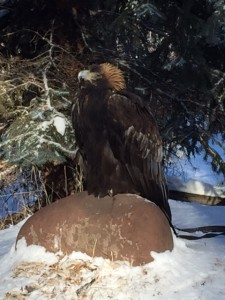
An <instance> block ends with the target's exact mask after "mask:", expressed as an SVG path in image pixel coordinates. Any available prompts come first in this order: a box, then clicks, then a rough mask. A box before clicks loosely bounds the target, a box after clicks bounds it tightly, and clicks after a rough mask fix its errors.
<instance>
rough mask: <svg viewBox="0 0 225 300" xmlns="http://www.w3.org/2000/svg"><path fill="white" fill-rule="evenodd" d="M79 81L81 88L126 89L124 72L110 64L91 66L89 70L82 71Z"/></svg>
mask: <svg viewBox="0 0 225 300" xmlns="http://www.w3.org/2000/svg"><path fill="white" fill-rule="evenodd" d="M78 81H79V83H80V86H81V88H90V87H93V88H96V89H112V90H116V91H119V90H123V89H125V88H126V83H125V78H124V75H123V72H122V71H121V70H120V69H118V68H117V67H115V66H113V65H111V64H109V63H103V64H100V65H91V66H90V67H89V68H88V69H86V70H83V71H80V72H79V74H78Z"/></svg>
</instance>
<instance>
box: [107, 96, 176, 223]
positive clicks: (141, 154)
mask: <svg viewBox="0 0 225 300" xmlns="http://www.w3.org/2000/svg"><path fill="white" fill-rule="evenodd" d="M106 103H107V104H106V105H107V115H106V119H105V126H106V129H107V134H108V139H109V143H110V146H111V148H112V151H113V153H114V155H115V157H116V158H117V159H118V160H119V161H120V162H121V163H122V164H125V165H126V168H127V171H128V173H129V176H130V177H131V179H132V181H133V183H134V184H135V186H136V187H137V190H138V192H139V193H140V195H141V196H143V197H146V198H147V199H149V200H151V201H153V202H155V203H156V204H157V205H158V206H159V207H160V208H161V209H162V210H163V211H164V213H165V214H166V215H167V217H168V219H169V220H171V212H170V208H169V204H168V199H167V188H166V181H165V177H164V173H163V170H162V156H163V152H162V141H161V137H160V134H159V131H158V127H157V124H156V122H155V120H154V118H153V116H152V114H151V112H150V111H149V110H148V109H147V108H146V107H145V106H144V105H143V102H142V100H141V98H139V97H138V96H136V95H133V94H131V93H126V92H123V93H112V94H111V95H110V96H109V97H108V99H107V102H106Z"/></svg>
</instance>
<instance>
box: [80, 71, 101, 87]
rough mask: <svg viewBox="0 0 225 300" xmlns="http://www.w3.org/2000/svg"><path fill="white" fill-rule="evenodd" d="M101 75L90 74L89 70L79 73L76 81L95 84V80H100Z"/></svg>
mask: <svg viewBox="0 0 225 300" xmlns="http://www.w3.org/2000/svg"><path fill="white" fill-rule="evenodd" d="M101 78H102V75H101V74H100V73H97V72H91V71H89V70H83V71H80V72H79V74H78V81H79V82H81V81H82V80H84V81H89V82H90V83H92V84H95V82H96V80H97V79H101Z"/></svg>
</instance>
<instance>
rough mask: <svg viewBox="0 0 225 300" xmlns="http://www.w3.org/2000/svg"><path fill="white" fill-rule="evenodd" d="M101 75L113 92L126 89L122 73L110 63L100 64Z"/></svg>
mask: <svg viewBox="0 0 225 300" xmlns="http://www.w3.org/2000/svg"><path fill="white" fill-rule="evenodd" d="M100 70H101V74H102V75H103V76H104V77H105V78H106V79H107V82H108V84H109V86H110V88H112V89H113V90H116V91H119V90H123V89H125V88H126V82H125V78H124V75H123V72H122V71H121V70H120V69H118V68H117V67H116V66H113V65H111V64H110V63H103V64H100Z"/></svg>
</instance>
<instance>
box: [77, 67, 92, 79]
mask: <svg viewBox="0 0 225 300" xmlns="http://www.w3.org/2000/svg"><path fill="white" fill-rule="evenodd" d="M90 74H91V72H90V71H89V70H83V71H80V72H79V73H78V81H81V80H82V79H84V80H90V79H89V78H90Z"/></svg>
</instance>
